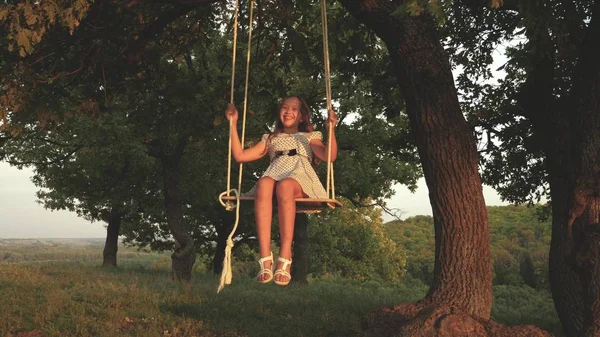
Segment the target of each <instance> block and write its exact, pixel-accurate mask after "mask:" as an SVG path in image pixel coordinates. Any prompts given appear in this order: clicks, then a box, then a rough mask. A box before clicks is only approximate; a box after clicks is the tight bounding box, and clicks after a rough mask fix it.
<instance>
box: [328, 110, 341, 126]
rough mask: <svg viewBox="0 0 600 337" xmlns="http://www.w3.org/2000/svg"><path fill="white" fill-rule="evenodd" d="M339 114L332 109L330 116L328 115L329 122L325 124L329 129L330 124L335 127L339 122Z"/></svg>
mask: <svg viewBox="0 0 600 337" xmlns="http://www.w3.org/2000/svg"><path fill="white" fill-rule="evenodd" d="M338 119H339V118H338V115H337V114H336V113H335V110H333V109H331V110H329V112H328V116H327V124H326V125H325V126H326V127H327V128H328V129H329V125H330V124H332V125H333V127H335V126H336V125H337V122H338Z"/></svg>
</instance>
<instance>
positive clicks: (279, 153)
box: [273, 149, 298, 159]
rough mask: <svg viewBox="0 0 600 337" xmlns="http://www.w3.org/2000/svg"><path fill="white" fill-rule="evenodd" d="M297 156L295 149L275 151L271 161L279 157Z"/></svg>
mask: <svg viewBox="0 0 600 337" xmlns="http://www.w3.org/2000/svg"><path fill="white" fill-rule="evenodd" d="M297 154H298V151H296V149H291V150H285V151H275V156H273V159H275V158H277V157H280V156H295V155H297Z"/></svg>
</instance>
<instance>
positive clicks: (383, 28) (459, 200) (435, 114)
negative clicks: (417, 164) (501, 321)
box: [339, 0, 544, 336]
mask: <svg viewBox="0 0 600 337" xmlns="http://www.w3.org/2000/svg"><path fill="white" fill-rule="evenodd" d="M339 1H340V2H341V3H342V4H343V6H344V7H345V8H346V9H347V10H348V11H349V12H350V13H351V14H352V15H353V16H354V17H355V18H357V19H358V20H360V21H362V22H363V23H364V24H365V25H366V26H367V27H368V28H369V29H371V30H373V31H374V32H375V33H376V34H377V35H378V36H379V37H380V38H381V39H382V40H383V41H384V42H385V44H386V45H387V48H388V51H389V53H390V59H391V62H392V63H393V64H394V66H395V71H396V77H397V78H398V81H399V83H400V87H401V89H402V92H403V95H404V98H405V101H406V109H407V114H408V117H409V120H410V126H411V130H412V132H413V134H414V135H415V140H416V144H417V148H418V151H419V156H420V159H421V164H422V167H423V173H424V176H425V181H426V182H427V187H428V189H429V199H430V202H431V206H432V210H433V218H434V226H435V265H434V276H433V282H432V285H431V288H430V290H429V292H428V294H427V296H426V297H425V298H423V299H422V300H420V301H418V302H417V303H407V304H401V305H398V306H396V307H395V308H394V309H393V310H391V311H390V310H385V309H384V310H382V312H380V313H379V314H378V315H376V316H378V317H380V319H381V320H384V321H385V322H378V323H375V324H374V325H373V327H372V328H371V329H372V330H373V331H372V332H370V334H372V335H390V334H393V335H401V336H466V335H469V336H487V335H490V334H492V333H493V334H494V336H519V335H522V336H526V335H527V336H538V335H539V336H542V335H544V333H543V332H540V331H538V330H536V329H534V328H530V327H527V328H523V329H522V330H519V328H510V329H509V328H506V329H502V328H498V325H497V324H493V323H492V322H489V321H488V319H489V317H490V312H491V304H492V267H491V258H490V239H489V229H488V225H487V210H486V207H485V201H484V198H483V192H482V186H481V178H480V176H479V172H478V154H477V150H476V147H475V137H474V135H473V131H472V130H471V129H470V128H469V126H468V124H467V122H466V120H465V118H464V116H463V114H462V111H461V109H460V106H459V103H458V96H457V92H456V88H455V86H454V81H453V76H452V72H451V67H450V64H449V60H448V56H447V55H446V53H445V52H444V49H443V47H442V45H441V43H440V41H439V37H438V35H437V31H436V28H435V22H434V20H433V19H432V18H431V16H430V15H428V14H427V13H421V14H420V15H419V16H410V15H405V16H398V15H393V14H392V13H393V12H394V11H395V10H396V9H397V8H398V6H399V4H398V3H396V2H394V3H392V2H389V1H378V0H363V1H355V0H339ZM399 2H400V3H401V1H399ZM376 322H377V321H376ZM383 325H386V326H387V328H385V329H387V330H390V328H389V327H390V326H391V327H393V329H392V330H395V331H393V332H390V331H382V330H381V326H383ZM385 329H384V330H385ZM526 330H528V331H535V332H531V333H530V332H528V331H526Z"/></svg>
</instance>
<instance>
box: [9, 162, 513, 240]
mask: <svg viewBox="0 0 600 337" xmlns="http://www.w3.org/2000/svg"><path fill="white" fill-rule="evenodd" d="M32 175H33V172H32V171H31V170H27V169H24V170H19V169H17V168H15V167H11V166H10V165H8V164H7V163H2V162H0V215H1V216H0V238H4V239H7V238H103V237H105V236H106V229H105V227H104V224H103V223H101V222H94V223H91V222H89V221H87V220H85V219H82V218H79V217H77V215H76V214H75V213H71V212H68V211H51V210H46V209H44V207H43V206H42V205H40V204H38V203H36V199H37V198H36V195H35V192H36V191H37V190H38V188H37V187H36V186H35V185H34V184H33V183H32V182H31V176H32ZM418 186H419V187H418V189H417V191H416V192H415V193H414V194H412V193H411V192H410V191H409V190H408V189H407V188H406V187H404V186H402V185H396V186H395V189H396V195H395V196H394V197H392V198H391V199H390V200H388V201H387V203H388V206H389V207H390V208H397V209H400V210H401V211H402V218H403V219H405V218H407V217H410V216H414V215H431V206H430V205H429V198H428V191H427V186H426V185H425V181H424V179H421V180H419V184H418ZM483 193H484V196H485V199H486V204H487V205H505V204H506V203H503V202H502V201H500V198H499V197H498V195H497V193H496V192H495V191H494V189H492V188H490V187H487V186H484V188H483ZM215 198H216V196H215ZM384 220H385V221H389V220H392V218H391V217H390V216H388V215H384Z"/></svg>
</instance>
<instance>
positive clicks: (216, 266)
mask: <svg viewBox="0 0 600 337" xmlns="http://www.w3.org/2000/svg"><path fill="white" fill-rule="evenodd" d="M217 235H218V236H217V247H216V250H215V255H214V256H213V273H214V274H215V275H221V273H222V272H223V260H224V259H225V247H227V236H228V235H229V233H222V232H218V233H217Z"/></svg>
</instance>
